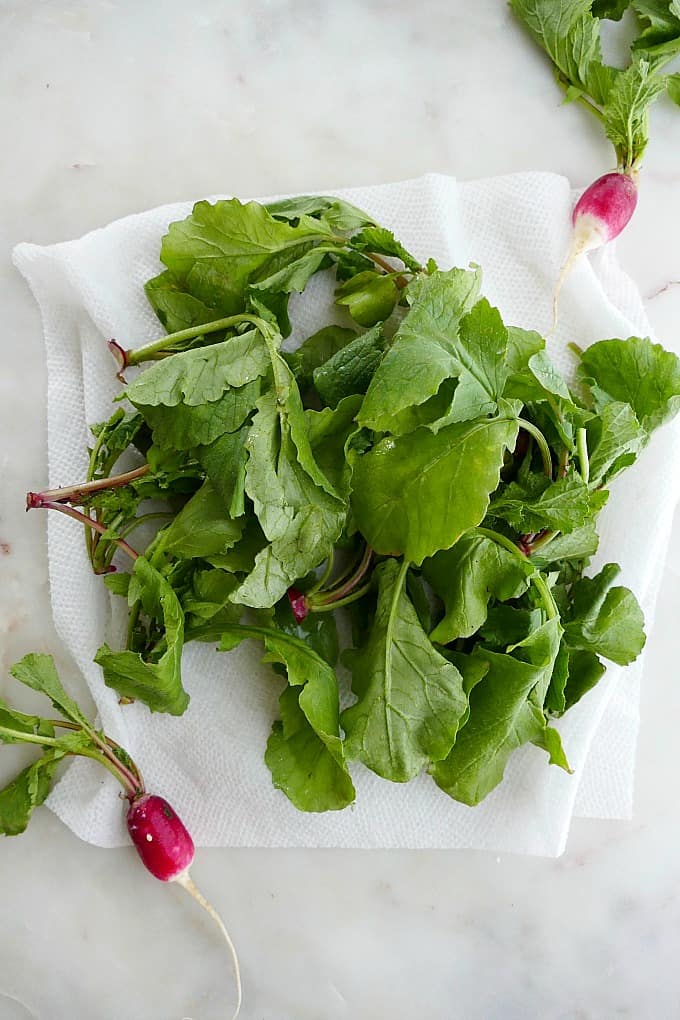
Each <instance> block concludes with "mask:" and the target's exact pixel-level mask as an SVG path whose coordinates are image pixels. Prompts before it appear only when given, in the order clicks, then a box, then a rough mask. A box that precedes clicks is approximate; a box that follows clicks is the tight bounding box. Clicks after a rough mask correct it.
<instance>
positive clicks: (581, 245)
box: [553, 170, 638, 329]
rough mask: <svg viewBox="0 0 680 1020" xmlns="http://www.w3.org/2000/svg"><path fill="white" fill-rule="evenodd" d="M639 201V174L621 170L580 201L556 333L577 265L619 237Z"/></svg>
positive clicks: (574, 216) (592, 187)
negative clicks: (581, 258)
mask: <svg viewBox="0 0 680 1020" xmlns="http://www.w3.org/2000/svg"><path fill="white" fill-rule="evenodd" d="M637 200H638V188H637V174H636V173H635V172H634V171H633V172H631V173H624V172H622V171H619V170H615V171H613V172H612V173H608V174H604V175H603V176H602V177H598V179H597V180H596V181H593V183H592V184H591V185H590V187H588V188H586V190H585V191H584V192H583V194H582V195H581V197H580V198H579V200H578V202H577V203H576V205H575V206H574V211H573V213H572V214H571V222H572V223H573V225H574V234H573V239H572V244H571V250H570V252H569V257H568V258H567V261H566V262H565V264H564V267H563V268H562V272H561V273H560V277H559V280H558V281H557V286H556V288H555V294H554V297H553V329H554V328H555V326H556V325H557V299H558V297H559V293H560V290H561V289H562V284H563V283H564V281H565V279H566V277H567V274H568V272H569V270H570V269H571V267H572V266H573V264H574V262H575V261H576V259H577V258H578V257H579V255H583V253H584V252H587V251H592V250H593V249H594V248H600V247H601V246H602V245H603V244H607V243H608V242H609V241H613V240H614V238H615V237H618V236H619V234H620V233H621V231H622V230H623V228H624V227H625V226H626V224H627V223H628V221H629V220H630V218H631V216H632V215H633V213H634V212H635V206H636V205H637Z"/></svg>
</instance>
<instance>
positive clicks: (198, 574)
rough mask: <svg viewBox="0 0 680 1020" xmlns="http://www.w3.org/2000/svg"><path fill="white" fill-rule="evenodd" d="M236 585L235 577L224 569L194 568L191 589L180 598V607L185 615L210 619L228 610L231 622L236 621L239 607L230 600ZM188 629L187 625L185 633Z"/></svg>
mask: <svg viewBox="0 0 680 1020" xmlns="http://www.w3.org/2000/svg"><path fill="white" fill-rule="evenodd" d="M237 585H238V581H237V579H236V578H235V577H234V575H233V574H229V573H227V571H226V570H218V569H212V570H196V571H194V574H193V576H192V578H191V590H190V591H189V592H187V594H186V595H185V596H184V597H183V599H182V609H183V610H184V612H185V614H186V615H187V616H188V615H189V614H191V615H192V616H195V617H199V618H200V619H201V620H211V619H213V618H214V617H215V616H217V614H218V613H219V614H222V613H223V611H224V610H228V612H229V615H230V617H231V623H238V620H239V616H240V613H241V607H240V606H235V605H234V604H233V602H232V601H231V594H232V592H233V591H235V589H236V587H237ZM192 622H193V621H192ZM188 630H189V627H188V626H187V633H188ZM187 639H188V638H187Z"/></svg>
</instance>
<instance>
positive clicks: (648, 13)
mask: <svg viewBox="0 0 680 1020" xmlns="http://www.w3.org/2000/svg"><path fill="white" fill-rule="evenodd" d="M631 7H632V8H633V10H634V11H635V13H636V14H637V16H638V20H639V22H640V24H641V26H642V32H641V33H640V35H639V36H638V38H637V39H636V40H635V41H634V42H633V43H632V45H631V49H632V50H633V52H634V53H635V54H638V55H639V56H641V57H644V58H645V59H646V60H649V61H651V63H652V65H653V67H654V68H655V69H657V70H658V69H659V68H660V67H662V66H663V65H664V64H666V63H667V62H668V61H669V60H672V59H673V57H674V56H676V55H677V54H678V53H680V3H678V0H631Z"/></svg>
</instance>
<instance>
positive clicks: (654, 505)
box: [14, 173, 680, 856]
mask: <svg viewBox="0 0 680 1020" xmlns="http://www.w3.org/2000/svg"><path fill="white" fill-rule="evenodd" d="M327 193H330V194H337V195H340V196H342V197H343V198H346V199H348V200H349V201H350V202H353V203H355V204H356V205H358V206H360V207H362V208H364V209H365V210H366V211H367V212H369V213H370V214H371V215H372V216H374V217H375V218H376V220H377V221H378V222H379V223H382V224H384V225H385V226H387V227H389V228H391V229H392V230H394V231H395V233H396V235H397V237H399V238H400V239H401V240H402V241H403V243H404V244H405V245H406V247H407V248H410V249H411V250H413V251H414V253H415V254H417V255H418V256H420V257H421V258H423V259H425V258H428V257H430V256H432V257H434V258H435V259H436V260H437V262H438V263H439V265H440V267H441V268H448V267H450V266H453V265H458V266H464V265H466V264H467V263H468V262H470V261H473V262H477V263H479V264H480V265H481V266H482V269H483V274H484V281H483V292H484V294H485V295H486V296H487V297H488V298H489V300H490V301H491V302H492V303H493V304H496V305H497V306H498V307H499V308H500V310H501V313H502V315H503V318H504V319H505V321H506V322H507V323H510V324H514V325H518V326H524V327H526V328H533V329H538V330H539V331H541V332H544V331H546V330H547V328H548V326H549V324H550V320H551V301H552V290H553V286H554V282H555V280H556V278H557V275H558V273H559V270H560V267H561V264H562V262H563V259H564V255H565V252H566V250H567V248H568V243H569V213H570V208H571V204H572V200H573V196H572V195H571V192H570V189H569V184H568V182H567V181H566V180H565V179H564V178H561V177H557V176H555V175H552V174H545V173H527V174H515V175H512V176H508V177H500V178H493V179H487V180H481V181H476V182H472V183H466V184H459V183H457V182H456V181H455V180H454V179H453V178H451V177H446V176H441V175H436V174H428V175H426V176H425V177H421V178H418V179H417V180H412V181H405V182H401V183H397V184H388V185H384V186H377V187H368V188H356V189H350V190H341V191H330V192H327ZM190 209H191V203H188V202H187V203H180V204H175V205H168V206H163V207H161V208H158V209H154V210H151V211H149V212H145V213H142V214H140V215H136V216H128V217H126V218H125V219H122V220H119V221H117V222H115V223H112V224H110V225H109V226H107V227H105V228H104V229H101V230H96V231H94V232H92V233H90V234H88V235H86V236H85V237H83V238H80V239H79V240H77V241H70V242H66V243H63V244H57V245H52V246H50V247H44V248H43V247H38V246H36V245H28V244H22V245H19V246H18V247H17V248H16V249H15V252H14V260H15V263H16V265H17V266H18V268H19V269H20V270H21V272H22V273H23V274H24V276H25V277H26V279H27V280H28V282H29V284H30V286H31V289H32V290H33V293H34V295H35V297H36V299H37V301H38V303H39V305H40V309H41V312H42V317H43V325H44V333H45V346H46V352H47V368H48V454H49V458H48V462H49V485H50V486H56V485H63V484H67V483H71V482H75V481H77V480H79V479H82V478H83V477H84V476H85V470H86V466H87V456H86V447H87V443H88V425H89V424H90V423H92V422H96V421H100V420H102V419H105V418H107V417H108V416H109V414H110V413H111V399H112V397H113V396H114V395H115V394H116V392H117V391H118V388H119V387H118V384H117V383H116V380H115V377H114V376H115V373H114V366H113V362H112V360H111V356H110V355H109V353H108V351H107V348H106V343H105V341H106V340H107V339H108V338H110V337H112V336H114V337H116V338H117V339H118V340H119V341H120V342H121V343H122V344H123V346H137V345H139V344H141V343H144V342H148V341H149V340H151V339H153V338H154V337H156V336H158V335H159V333H160V332H161V331H160V330H159V325H158V322H157V320H156V318H155V316H154V314H153V313H152V311H151V309H150V307H149V306H148V304H147V302H146V298H145V296H144V291H143V284H144V282H145V280H146V279H148V277H150V276H152V275H154V274H155V273H157V272H158V271H159V270H160V268H161V267H160V264H159V262H158V253H159V250H160V240H161V237H162V235H163V233H164V232H165V231H166V229H167V226H168V224H169V223H170V222H172V221H173V220H177V219H181V218H183V217H184V216H186V215H187V214H188V213H189V211H190ZM325 277H327V274H323V275H320V276H319V277H316V278H315V279H314V280H313V281H312V283H311V284H310V286H309V287H308V288H307V291H306V292H305V294H304V295H301V296H294V298H293V300H292V302H291V318H292V321H293V323H294V328H295V332H294V335H293V338H292V340H293V342H294V343H296V342H300V341H301V340H302V339H304V338H305V337H306V336H308V335H309V334H310V333H311V332H313V331H314V330H315V329H317V328H319V327H320V326H322V325H324V324H326V323H327V322H328V321H329V320H330V319H331V318H333V316H334V315H338V314H339V313H338V312H337V310H335V309H333V306H332V290H331V283H330V281H329V280H328V279H327V278H325ZM631 334H635V335H649V334H650V326H649V323H648V321H647V319H646V317H645V314H644V311H643V308H642V304H641V301H640V297H639V294H638V292H637V290H636V289H635V287H634V285H633V284H632V282H631V281H630V280H629V279H628V278H627V277H626V276H625V275H624V274H623V273H622V272H621V270H620V269H619V267H618V265H617V263H616V259H615V255H614V251H613V248H612V247H611V246H610V247H609V248H607V249H606V250H605V251H604V252H602V253H600V254H598V255H596V256H595V257H593V258H592V260H591V261H588V260H586V259H583V260H582V261H581V263H580V264H579V265H578V266H577V267H576V268H575V269H574V271H573V273H572V275H571V277H570V279H569V280H568V281H567V283H566V284H565V287H564V290H563V292H562V297H561V304H560V326H559V331H558V334H557V336H556V337H555V338H553V339H552V340H551V341H550V343H549V349H550V353H551V355H552V357H553V359H554V361H555V363H556V364H557V365H558V366H559V367H560V368H561V369H562V370H563V371H565V372H567V373H568V372H569V369H570V367H571V366H572V364H573V358H572V357H571V356H570V355H569V354H568V352H567V350H566V342H567V341H569V340H573V341H576V342H577V343H578V344H580V345H581V346H583V347H585V346H587V345H588V344H590V343H592V342H593V341H595V340H598V339H603V338H608V337H614V336H621V337H626V336H629V335H631ZM679 455H680V424H673V425H670V426H667V427H666V428H665V429H664V430H662V433H661V434H657V435H656V436H655V438H654V440H653V441H652V443H651V445H650V447H649V448H648V449H647V450H646V451H645V453H644V455H643V456H642V458H641V460H640V462H639V463H638V464H637V465H636V466H635V467H633V468H632V469H630V470H629V471H628V472H626V474H625V475H624V476H623V477H622V478H620V479H618V480H617V481H616V482H615V484H614V485H613V486H612V488H613V490H614V491H613V492H612V498H611V499H610V502H609V506H608V507H607V508H606V509H605V511H604V513H603V514H602V517H601V535H602V541H601V547H600V552H599V553H598V557H597V562H596V563H595V564H594V568H593V569H596V568H597V566H598V565H599V564H601V563H603V562H606V561H607V560H616V561H618V562H620V563H621V565H622V567H623V582H624V583H626V584H628V585H630V586H631V587H632V588H633V589H634V590H635V591H636V593H637V595H638V597H639V599H640V601H641V603H642V605H643V608H644V610H645V615H646V619H647V630H648V632H649V630H650V628H651V622H652V617H653V612H654V601H655V597H656V592H657V587H658V578H659V576H660V567H661V565H662V563H663V558H664V555H665V549H666V545H667V540H668V536H669V532H670V527H671V521H672V515H673V511H674V508H675V506H676V503H677V501H678V496H679V495H680V473H679V472H675V473H671V472H668V470H665V471H664V473H663V477H664V479H665V483H664V488H663V490H661V488H660V486H659V485H658V484H656V485H655V484H654V482H655V480H656V479H658V478H660V477H662V475H661V467H662V462H663V463H664V464H665V465H666V466H667V465H668V463H669V462H670V461H673V459H675V462H676V463H677V462H678V458H679ZM40 481H41V480H40V479H36V487H37V485H38V484H39V483H40ZM48 553H49V569H50V583H51V595H52V606H53V613H54V620H55V624H56V628H57V631H58V633H59V635H60V637H61V638H62V639H63V641H64V643H65V644H66V646H67V648H68V649H69V651H70V652H71V654H72V655H73V658H74V660H75V662H76V663H77V665H78V667H79V668H80V670H81V671H82V674H83V676H84V677H85V679H86V681H87V684H88V686H89V688H90V691H91V692H92V695H93V697H94V699H95V701H96V703H97V706H98V708H99V711H100V714H101V722H102V725H103V727H104V728H105V730H106V731H107V732H108V734H109V735H110V736H111V737H113V738H114V739H115V740H117V741H119V742H120V743H121V744H123V746H125V747H126V748H127V749H128V750H129V751H130V753H131V754H132V755H133V757H134V758H135V759H136V761H137V762H138V764H139V765H140V767H141V769H142V771H143V773H144V775H145V778H146V782H147V787H148V788H149V789H150V790H153V791H154V792H158V793H161V794H163V795H164V796H166V797H167V798H168V799H169V800H170V801H171V802H172V803H173V804H174V805H175V806H176V807H177V809H178V810H179V811H180V812H181V814H182V817H183V818H184V819H185V820H186V822H187V824H188V826H189V828H190V830H191V831H192V833H193V834H194V837H195V839H196V842H197V843H199V844H202V845H207V846H269V847H272V846H281V847H283V846H310V847H403V848H408V847H476V848H487V849H493V850H507V851H513V852H516V853H530V854H541V855H551V856H552V855H557V854H559V853H561V852H562V850H563V849H564V844H565V841H566V836H567V832H568V829H569V823H570V820H571V817H572V815H573V813H574V810H575V807H576V810H577V812H578V813H579V814H581V815H589V816H595V817H627V816H629V814H630V810H631V802H632V778H633V763H634V752H635V740H636V734H637V724H638V715H637V712H638V698H639V682H640V675H641V669H642V664H641V661H639V662H638V663H636V664H635V665H634V666H632V667H629V668H628V669H627V670H621V669H620V668H619V667H616V666H610V667H609V669H608V673H607V678H606V679H605V680H604V681H603V682H601V683H600V685H599V686H598V687H597V688H596V689H595V690H594V691H593V692H591V693H590V694H589V695H587V696H586V697H585V698H584V699H583V701H582V702H581V703H580V704H579V705H577V706H576V707H575V708H574V709H573V710H572V711H571V712H570V713H569V714H568V715H567V716H566V717H565V719H564V720H563V721H562V723H561V724H560V730H561V732H562V737H563V741H564V744H565V748H566V751H567V755H568V757H569V760H570V763H571V765H572V767H573V768H574V769H575V774H574V775H573V776H567V775H566V774H565V773H564V772H562V771H561V770H559V769H557V768H549V767H548V764H547V759H546V756H545V754H544V753H543V752H541V751H540V750H538V749H537V748H534V747H531V748H526V749H524V750H522V751H520V752H518V753H516V754H515V755H514V756H513V758H512V760H511V762H510V766H509V768H508V770H507V773H506V778H505V780H504V782H503V784H502V785H501V786H500V787H499V788H498V789H497V790H495V791H494V792H493V793H492V794H491V795H490V796H489V797H488V798H487V800H486V801H485V802H484V803H483V804H482V805H480V806H479V807H476V808H468V807H465V806H463V805H460V804H456V803H454V802H453V801H450V800H449V799H448V798H447V797H446V796H445V795H444V794H443V793H441V791H439V790H438V789H437V788H436V787H435V786H434V784H433V783H432V782H431V780H430V779H429V778H428V777H426V776H421V777H420V778H418V779H417V780H415V781H414V782H411V783H409V784H408V785H405V786H402V785H394V784H390V783H387V782H384V781H383V780H381V779H379V778H378V777H377V776H375V775H373V774H372V773H371V772H369V771H367V770H366V769H364V768H363V767H362V766H360V765H356V766H353V768H352V773H353V777H354V779H355V783H356V787H357V802H356V805H355V806H353V807H352V808H350V809H347V810H345V811H342V812H339V813H328V814H324V815H305V814H301V813H300V812H298V811H296V809H295V808H294V807H293V806H292V805H291V804H290V803H289V802H288V800H287V799H286V798H285V797H284V795H283V794H281V793H279V792H277V791H275V790H274V789H273V787H272V785H271V781H270V777H269V773H268V771H267V769H266V767H265V765H264V761H263V752H264V747H265V742H266V739H267V736H268V734H269V730H270V726H271V722H272V719H273V718H275V715H276V709H277V699H278V694H279V692H280V688H281V681H280V679H278V678H277V677H276V676H275V675H274V674H273V673H272V672H271V670H270V668H269V667H268V666H262V665H261V664H260V655H261V650H260V647H259V646H258V645H256V644H255V643H254V642H246V643H245V644H244V645H243V646H242V647H240V648H239V649H237V650H235V651H233V652H230V653H228V654H220V653H217V652H215V651H214V650H213V649H212V648H210V647H206V646H204V645H199V646H194V645H189V646H188V647H187V648H186V649H185V652H184V657H183V676H184V684H185V686H186V689H187V691H188V692H189V693H190V695H191V704H190V707H189V709H188V711H187V712H186V714H185V715H184V716H182V717H181V718H179V719H176V718H171V717H167V716H160V715H152V714H151V713H150V712H149V711H148V709H146V708H145V707H144V706H143V705H140V704H135V705H131V706H127V707H125V708H121V707H120V706H119V705H118V702H117V696H116V694H115V693H114V692H113V691H110V690H108V689H107V688H106V687H105V686H104V684H103V682H102V678H101V674H100V671H99V668H98V667H97V666H95V665H94V664H93V662H92V658H93V655H94V653H95V651H96V650H97V648H98V647H99V645H100V644H101V643H102V642H103V641H104V640H106V639H108V640H109V641H110V642H111V643H112V645H113V646H114V647H115V646H116V641H117V640H118V641H119V640H120V638H121V631H122V622H123V621H122V613H121V609H122V604H120V600H117V603H119V604H114V599H113V596H110V595H109V593H108V591H107V589H106V588H105V586H104V585H103V583H102V580H101V578H98V577H94V576H93V575H92V573H91V570H90V567H89V563H88V560H87V557H86V554H85V549H84V544H83V540H82V531H81V529H80V528H78V527H77V526H76V525H74V523H73V522H72V521H69V520H68V519H66V518H64V517H62V516H60V515H56V514H54V515H50V518H49V525H48ZM65 679H66V683H67V685H68V678H65ZM117 792H118V791H117V787H116V783H115V780H113V779H112V778H111V777H109V776H108V775H107V774H106V773H103V771H102V770H101V769H98V767H97V766H96V765H93V763H91V762H87V761H84V760H79V761H76V762H74V763H73V764H72V765H71V766H70V768H69V769H68V771H67V773H66V775H65V776H64V778H63V779H62V780H61V782H60V783H59V784H58V786H57V787H56V789H55V790H54V791H53V793H52V794H51V796H50V798H49V801H48V804H49V806H50V807H51V808H52V810H53V811H55V812H56V814H57V815H59V817H60V818H62V819H63V821H64V822H65V823H66V824H67V825H69V826H70V827H71V828H72V829H73V831H74V832H75V833H76V834H77V835H79V836H80V837H81V838H83V839H86V840H88V841H90V842H92V843H96V844H98V845H101V846H117V845H121V844H123V843H125V842H126V841H127V837H126V834H125V830H124V825H123V820H122V812H121V808H120V802H119V800H118V798H117V796H116V794H117Z"/></svg>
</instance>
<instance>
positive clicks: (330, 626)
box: [263, 598, 340, 666]
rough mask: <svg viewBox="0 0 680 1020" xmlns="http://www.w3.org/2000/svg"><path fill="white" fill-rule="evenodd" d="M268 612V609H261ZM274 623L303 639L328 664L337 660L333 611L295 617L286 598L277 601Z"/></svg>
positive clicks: (337, 651)
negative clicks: (298, 618) (299, 618)
mask: <svg viewBox="0 0 680 1020" xmlns="http://www.w3.org/2000/svg"><path fill="white" fill-rule="evenodd" d="M263 612H269V610H263ZM273 621H274V625H275V626H276V627H278V629H279V630H282V631H283V632H284V634H290V635H291V636H292V637H296V638H298V639H299V640H300V641H304V643H305V644H306V645H308V647H309V648H311V649H312V651H314V652H316V654H317V655H320V656H321V658H322V659H323V660H324V662H327V663H328V665H329V666H335V665H336V663H337V661H338V655H339V651H340V648H339V643H338V627H337V623H336V619H335V615H334V614H333V613H308V614H307V616H306V617H305V618H304V620H300V621H299V622H298V620H296V619H295V617H294V616H293V611H292V609H291V606H290V602H289V600H288V599H287V598H285V599H282V600H281V601H280V602H277V604H276V606H275V607H274V614H273Z"/></svg>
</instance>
